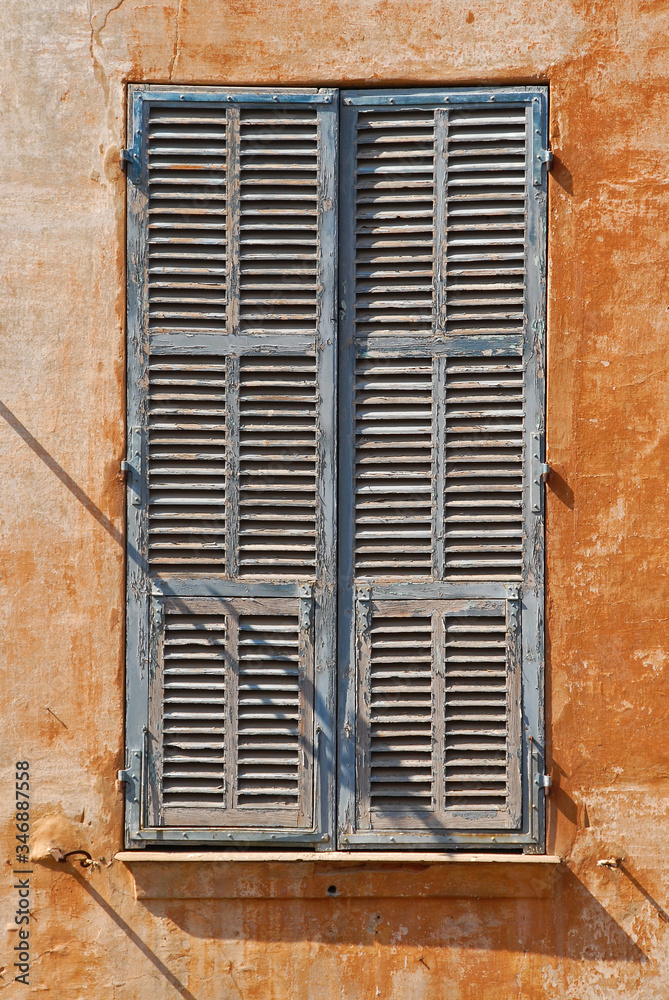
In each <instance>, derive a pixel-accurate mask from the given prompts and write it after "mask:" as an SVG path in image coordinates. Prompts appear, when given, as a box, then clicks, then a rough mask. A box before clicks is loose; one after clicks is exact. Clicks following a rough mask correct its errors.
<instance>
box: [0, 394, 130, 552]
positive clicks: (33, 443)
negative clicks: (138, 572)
mask: <svg viewBox="0 0 669 1000" xmlns="http://www.w3.org/2000/svg"><path fill="white" fill-rule="evenodd" d="M0 416H1V417H4V419H5V420H6V421H7V423H8V424H9V426H10V427H11V428H12V430H14V431H16V433H17V434H18V435H19V437H20V438H21V440H22V441H25V443H26V444H27V445H28V447H29V448H30V449H31V450H32V451H34V453H35V454H36V455H37V457H38V458H40V459H41V460H42V461H43V462H44V464H45V465H46V467H47V468H48V469H49V470H50V471H51V472H53V474H54V476H55V477H56V479H58V480H59V481H60V482H61V483H62V484H63V486H65V487H67V489H68V490H69V491H70V493H71V494H72V496H74V497H75V498H76V499H77V500H78V501H79V503H80V504H81V505H82V507H84V508H85V509H86V510H87V511H88V513H89V514H91V515H92V516H93V517H94V518H95V520H96V521H97V522H98V524H99V525H101V526H102V527H103V528H104V529H105V531H106V532H107V534H108V535H110V536H111V537H112V538H113V539H114V541H115V542H116V543H117V545H120V546H125V544H126V539H125V538H124V536H123V532H122V531H119V529H118V528H117V527H116V525H114V524H112V522H111V521H110V520H109V518H108V517H107V515H106V514H104V513H103V512H102V511H101V510H100V508H99V507H98V506H97V505H96V504H95V503H94V502H93V501H92V500H91V498H90V497H89V496H88V494H87V493H84V491H83V490H82V488H81V486H79V484H78V483H75V481H74V479H73V478H72V476H70V475H69V474H68V473H67V472H66V471H65V469H64V468H63V467H62V465H59V464H58V462H57V461H56V460H55V458H54V457H53V455H51V454H50V453H49V452H48V451H47V450H46V448H45V447H44V446H43V445H41V444H40V443H39V441H38V440H37V438H36V437H34V435H33V434H31V433H30V431H29V430H28V428H27V427H26V426H25V424H22V423H21V421H20V420H19V418H18V417H17V416H16V415H15V414H14V413H12V411H11V410H10V409H9V407H7V406H5V404H4V403H3V402H2V401H0ZM128 556H129V558H131V559H132V560H133V561H134V562H136V563H137V564H138V565H140V566H143V565H144V560H143V559H142V557H141V555H140V553H139V552H138V551H137V549H135V548H134V546H132V545H131V544H128Z"/></svg>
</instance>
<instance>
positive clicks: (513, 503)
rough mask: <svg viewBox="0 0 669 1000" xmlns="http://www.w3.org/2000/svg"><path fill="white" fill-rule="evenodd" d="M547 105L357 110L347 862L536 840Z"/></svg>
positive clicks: (346, 175)
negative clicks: (362, 855)
mask: <svg viewBox="0 0 669 1000" xmlns="http://www.w3.org/2000/svg"><path fill="white" fill-rule="evenodd" d="M545 100H546V95H545V92H544V91H543V90H541V88H534V89H523V88H520V89H515V90H512V91H508V92H504V91H495V90H487V91H483V90H450V91H441V92H436V93H435V92H417V91H413V92H412V91H407V92H404V93H402V92H399V91H397V92H388V93H373V92H366V93H365V92H348V93H347V92H344V93H343V95H342V105H341V107H342V110H341V135H342V140H341V143H342V166H341V171H340V201H341V205H342V216H341V240H340V252H341V260H340V269H341V275H340V296H341V313H342V315H343V317H344V320H343V325H342V328H341V331H340V333H341V338H340V343H341V353H340V383H341V392H340V399H341V413H340V453H341V464H340V538H341V547H340V639H339V649H340V659H339V670H340V689H339V690H340V726H339V728H340V732H341V733H342V737H341V741H340V754H339V759H340V781H341V787H340V799H339V839H340V844H341V845H342V846H345V847H346V846H351V847H356V846H359V847H365V846H367V847H368V846H373V845H384V844H385V845H393V846H404V847H419V846H421V845H433V846H437V845H444V846H449V845H452V846H468V845H480V846H485V845H501V846H503V845H512V844H513V845H516V844H522V845H523V846H524V848H525V849H526V850H530V851H531V850H537V849H539V848H540V845H541V840H542V827H541V824H542V817H541V811H540V809H539V798H538V796H539V788H538V781H537V774H538V770H539V768H541V767H542V765H543V758H542V756H541V747H542V732H543V717H542V708H541V700H540V692H541V690H542V685H543V675H542V668H541V661H542V614H543V610H542V593H543V527H542V502H543V501H542V497H541V488H540V473H541V469H540V464H539V463H540V461H541V458H542V455H541V448H542V441H543V429H544V428H543V410H542V398H543V353H542V352H543V331H544V278H543V274H544V257H545V252H544V239H545V208H546V205H545V198H546V180H545V170H544V171H543V172H542V164H543V163H544V159H545V157H544V155H543V150H544V149H545V146H546V118H545Z"/></svg>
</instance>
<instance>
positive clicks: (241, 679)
mask: <svg viewBox="0 0 669 1000" xmlns="http://www.w3.org/2000/svg"><path fill="white" fill-rule="evenodd" d="M238 641H239V654H238V660H239V673H238V695H237V802H238V805H239V806H240V807H244V806H250V807H252V808H254V809H260V808H263V809H276V808H297V806H298V804H299V795H300V733H301V725H300V720H301V714H302V706H301V698H300V686H301V684H300V636H299V623H298V618H297V615H295V616H282V617H279V616H270V615H266V616H259V615H245V614H242V615H240V619H239V640H238Z"/></svg>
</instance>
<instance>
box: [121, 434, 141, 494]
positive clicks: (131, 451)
mask: <svg viewBox="0 0 669 1000" xmlns="http://www.w3.org/2000/svg"><path fill="white" fill-rule="evenodd" d="M141 469H142V437H141V433H140V429H139V427H129V428H128V458H127V460H124V461H123V462H121V472H124V473H126V474H127V476H128V489H129V490H130V492H131V496H130V502H131V504H133V506H134V507H140V506H141V504H142V476H141Z"/></svg>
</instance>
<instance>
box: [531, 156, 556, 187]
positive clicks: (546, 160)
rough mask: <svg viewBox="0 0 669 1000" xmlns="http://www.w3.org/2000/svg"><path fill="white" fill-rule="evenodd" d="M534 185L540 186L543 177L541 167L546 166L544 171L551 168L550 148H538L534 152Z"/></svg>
mask: <svg viewBox="0 0 669 1000" xmlns="http://www.w3.org/2000/svg"><path fill="white" fill-rule="evenodd" d="M534 163H535V169H534V171H533V172H534V186H535V187H541V181H542V179H543V168H544V165H545V167H546V172H548V171H549V170H552V169H553V150H552V149H538V150H537V151H536V153H535V154H534Z"/></svg>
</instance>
